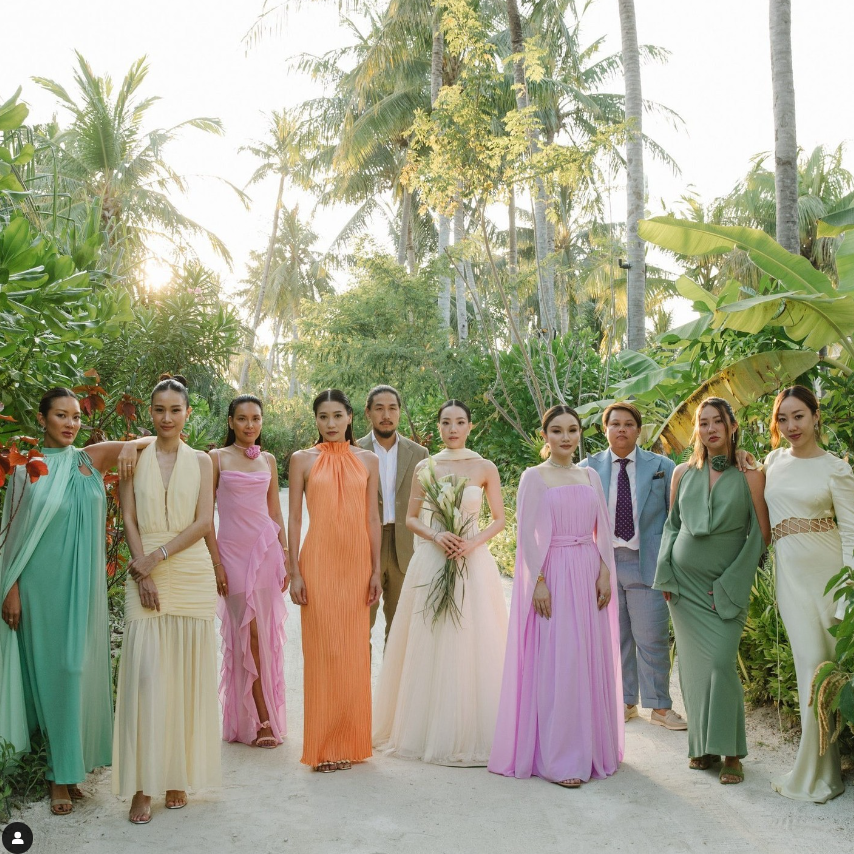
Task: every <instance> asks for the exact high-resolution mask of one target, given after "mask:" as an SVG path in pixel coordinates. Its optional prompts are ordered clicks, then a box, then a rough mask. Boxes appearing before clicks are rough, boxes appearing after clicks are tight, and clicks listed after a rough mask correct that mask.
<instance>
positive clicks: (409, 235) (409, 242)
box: [406, 190, 415, 276]
mask: <svg viewBox="0 0 854 854" xmlns="http://www.w3.org/2000/svg"><path fill="white" fill-rule="evenodd" d="M414 201H415V191H414V190H413V192H412V196H411V198H410V202H409V228H407V229H406V267H407V269H408V270H409V275H410V276H412V275H414V274H415V235H414V233H413V228H412V220H413V216H412V205H413V203H414Z"/></svg>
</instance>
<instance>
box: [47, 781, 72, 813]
mask: <svg viewBox="0 0 854 854" xmlns="http://www.w3.org/2000/svg"><path fill="white" fill-rule="evenodd" d="M54 785H56V784H54ZM50 794H51V792H50V781H48V784H47V796H48V798H50V811H51V812H52V813H53V814H54V815H71V813H72V812H73V810H74V804H72V803H71V800H70V799H69V798H51V797H50ZM57 807H69V809H67V810H59V809H57Z"/></svg>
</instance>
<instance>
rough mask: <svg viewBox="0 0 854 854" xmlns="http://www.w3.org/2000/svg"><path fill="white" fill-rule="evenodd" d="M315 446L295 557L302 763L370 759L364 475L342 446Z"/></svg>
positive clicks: (368, 564) (368, 561)
mask: <svg viewBox="0 0 854 854" xmlns="http://www.w3.org/2000/svg"><path fill="white" fill-rule="evenodd" d="M316 447H317V449H318V450H319V452H320V456H319V458H318V460H317V461H316V462H315V463H314V465H313V466H312V469H311V472H310V473H309V477H308V483H307V485H306V504H307V506H308V515H309V526H308V532H307V534H306V538H305V542H304V543H303V547H302V551H301V552H300V557H299V566H300V573H301V575H302V577H303V579H304V580H305V587H306V595H307V597H308V604H307V605H305V606H304V607H303V608H302V610H301V618H302V649H303V659H304V664H305V668H304V676H303V679H304V683H303V684H304V699H305V714H304V720H305V723H304V730H303V754H302V759H301V760H300V761H301V762H302V763H303V764H305V765H319V764H320V763H321V762H335V761H341V760H345V759H347V760H350V761H351V762H355V761H360V760H362V759H367V758H368V757H370V755H371V652H370V644H369V643H368V637H369V634H370V608H369V607H368V604H367V603H368V586H369V583H370V578H371V544H370V539H369V536H368V514H367V501H366V489H367V485H368V472H367V470H366V469H365V466H364V465H363V464H362V463H361V462H360V461H359V460H358V459H357V458H356V455H355V454H354V453H353V451H352V449H351V446H350V445H349V444H347V443H346V442H322V443H320V444H318V445H317V446H316Z"/></svg>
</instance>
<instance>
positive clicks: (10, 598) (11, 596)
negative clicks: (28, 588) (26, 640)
mask: <svg viewBox="0 0 854 854" xmlns="http://www.w3.org/2000/svg"><path fill="white" fill-rule="evenodd" d="M2 617H3V622H4V623H6V625H7V626H8V627H9V628H10V629H11V630H12V631H13V632H15V631H17V630H18V626H20V625H21V594H20V592H19V591H18V582H17V581H16V582H15V583H14V584H13V585H12V588H11V589H10V590H9V592H8V593H7V594H6V598H5V599H4V600H3V610H2Z"/></svg>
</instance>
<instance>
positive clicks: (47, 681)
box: [0, 388, 152, 815]
mask: <svg viewBox="0 0 854 854" xmlns="http://www.w3.org/2000/svg"><path fill="white" fill-rule="evenodd" d="M38 420H39V423H40V424H41V426H42V428H43V429H44V445H43V452H44V460H43V462H44V463H45V465H46V467H47V474H45V475H43V476H42V477H40V478H38V480H36V481H35V482H33V483H31V482H29V478H28V476H27V472H26V471H25V467H24V466H19V467H18V468H16V469H15V472H14V474H13V476H12V479H11V482H10V483H9V484H8V486H7V490H6V501H5V504H4V507H3V522H2V525H0V531H6V530H7V529H8V537H7V539H6V541H5V543H4V544H3V549H2V552H0V601H2V603H3V607H2V617H3V622H2V623H0V738H3V739H5V740H6V741H7V742H9V743H10V744H12V745H13V746H14V748H15V750H16V751H17V752H21V753H24V752H27V751H29V750H30V735H31V734H32V733H33V732H34V731H35V730H36V729H39V730H41V732H42V735H43V736H44V738H45V742H46V744H47V763H48V769H47V774H46V776H47V779H48V785H49V787H50V801H51V811H52V812H53V813H54V814H55V815H67V814H68V813H70V812H71V806H72V803H71V799H72V798H75V799H77V798H81V797H82V796H83V794H82V792H81V791H80V789H79V788H78V787H77V783H79V782H81V781H82V780H83V778H84V777H85V776H86V774H87V773H88V772H89V771H91V770H92V769H94V768H97V767H99V766H101V765H109V764H110V761H111V759H110V756H111V745H112V727H113V697H112V684H111V679H110V636H109V621H108V616H107V584H106V578H107V576H106V568H105V556H104V528H105V517H106V499H105V495H104V481H103V477H102V475H103V473H104V472H106V471H109V469H111V468H112V467H113V466H115V465H116V463H117V462H119V463H120V469H121V473H122V474H123V475H128V474H131V473H132V472H133V467H134V465H135V464H136V455H137V448H142V447H144V446H145V445H146V444H148V443H150V442H151V441H152V439H150V438H148V439H146V440H140V441H134V442H102V443H100V444H97V445H92V446H91V447H89V448H87V449H86V450H82V449H79V448H75V447H74V446H73V445H74V440H75V439H76V438H77V433H78V431H79V430H80V404H79V403H78V400H77V397H76V395H75V394H74V392H72V391H69V390H68V389H65V388H55V389H51V390H50V391H49V392H47V393H46V394H45V396H44V397H43V398H42V400H41V403H40V404H39V414H38ZM123 449H125V450H123ZM120 454H121V456H120ZM19 500H20V503H19ZM13 505H15V506H16V507H17V512H16V513H15V514H14V517H13V516H12V507H13ZM10 519H11V524H10Z"/></svg>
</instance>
